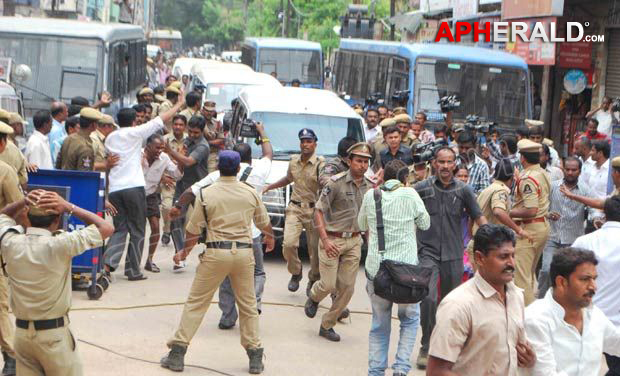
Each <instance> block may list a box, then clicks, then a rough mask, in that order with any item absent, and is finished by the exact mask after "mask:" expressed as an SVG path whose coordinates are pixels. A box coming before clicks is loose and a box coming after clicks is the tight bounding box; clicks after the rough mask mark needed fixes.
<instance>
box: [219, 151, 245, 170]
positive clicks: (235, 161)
mask: <svg viewBox="0 0 620 376" xmlns="http://www.w3.org/2000/svg"><path fill="white" fill-rule="evenodd" d="M218 158H219V159H218V162H217V167H218V168H219V169H226V170H234V169H236V168H237V167H239V165H240V164H241V156H240V155H239V153H237V152H236V151H233V150H223V151H221V152H220V153H219V154H218Z"/></svg>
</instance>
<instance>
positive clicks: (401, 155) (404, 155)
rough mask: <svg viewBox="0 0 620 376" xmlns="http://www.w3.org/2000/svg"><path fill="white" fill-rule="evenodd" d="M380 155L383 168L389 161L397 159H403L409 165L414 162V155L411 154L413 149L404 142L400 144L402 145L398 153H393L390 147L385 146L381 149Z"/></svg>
mask: <svg viewBox="0 0 620 376" xmlns="http://www.w3.org/2000/svg"><path fill="white" fill-rule="evenodd" d="M380 155H381V167H382V168H385V166H386V165H387V164H388V163H390V162H391V161H393V160H395V159H398V160H400V161H403V162H404V163H405V164H406V165H407V166H410V165H412V164H413V155H412V154H411V149H410V148H408V147H407V146H405V145H403V144H400V147H399V148H398V150H397V151H396V154H392V153H391V152H390V149H389V148H385V149H383V150H382V151H381V153H380Z"/></svg>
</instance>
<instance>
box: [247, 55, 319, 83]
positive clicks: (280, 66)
mask: <svg viewBox="0 0 620 376" xmlns="http://www.w3.org/2000/svg"><path fill="white" fill-rule="evenodd" d="M259 56H260V62H259V71H260V72H263V73H267V74H271V73H273V72H275V73H276V74H277V78H278V80H280V81H283V82H287V83H290V82H291V81H293V80H294V79H298V80H299V81H301V83H302V84H310V85H320V84H321V54H320V52H319V51H309V50H285V49H273V48H261V49H260V52H259Z"/></svg>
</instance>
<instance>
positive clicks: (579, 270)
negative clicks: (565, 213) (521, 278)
mask: <svg viewBox="0 0 620 376" xmlns="http://www.w3.org/2000/svg"><path fill="white" fill-rule="evenodd" d="M597 264H598V260H597V258H596V256H595V255H594V252H592V251H589V250H585V249H581V248H574V247H573V248H563V249H560V250H558V251H557V252H556V253H555V255H554V256H553V260H552V261H551V268H550V272H549V273H550V276H551V284H552V286H553V288H552V289H550V290H549V291H547V294H546V295H545V298H544V299H538V300H536V301H535V302H534V303H532V304H530V305H529V306H528V307H527V308H526V309H525V331H526V334H527V338H528V340H529V341H530V344H531V345H532V347H533V348H534V351H535V352H536V357H537V359H536V364H535V365H534V367H533V368H532V369H531V375H532V376H556V375H557V376H589V375H598V374H599V372H600V368H601V353H603V352H605V353H607V354H610V355H615V356H618V355H620V329H619V328H618V327H616V326H614V325H613V324H612V322H611V321H610V320H609V319H608V318H607V317H606V316H605V314H604V313H603V311H601V310H600V309H599V308H598V307H597V306H596V305H593V304H592V297H593V296H596V295H595V294H596V285H597V281H596V278H597V267H596V266H597ZM527 374H529V373H527ZM608 375H609V373H608ZM613 375H616V373H613Z"/></svg>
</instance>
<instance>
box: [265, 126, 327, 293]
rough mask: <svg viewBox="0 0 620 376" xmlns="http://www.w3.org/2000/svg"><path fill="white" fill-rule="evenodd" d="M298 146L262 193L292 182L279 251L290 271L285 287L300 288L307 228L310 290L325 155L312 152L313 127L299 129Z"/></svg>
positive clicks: (315, 265)
mask: <svg viewBox="0 0 620 376" xmlns="http://www.w3.org/2000/svg"><path fill="white" fill-rule="evenodd" d="M298 137H299V143H300V144H299V147H300V149H301V155H294V156H292V157H291V161H290V162H289V164H288V170H287V172H286V176H285V177H283V178H282V179H280V180H278V181H277V182H275V183H272V184H270V185H268V186H267V187H265V189H264V190H263V194H265V193H266V192H267V191H270V190H272V189H277V188H281V187H286V186H287V185H289V184H291V183H293V184H295V186H294V187H293V193H292V194H291V201H290V202H289V203H288V207H287V208H286V211H285V222H284V241H283V243H282V254H283V256H284V259H285V260H286V264H287V268H288V271H289V273H291V275H292V276H291V280H290V281H289V283H288V289H289V291H291V292H295V291H297V290H298V289H299V281H301V278H302V270H301V260H300V259H299V253H298V248H299V237H300V236H301V232H302V230H303V229H305V230H306V242H307V245H308V247H307V248H308V255H309V256H310V271H309V272H308V287H307V288H306V292H308V291H309V289H310V288H311V286H312V284H313V283H314V282H316V281H317V280H318V279H319V260H318V257H317V249H318V248H317V240H318V239H317V234H316V230H315V226H314V224H313V223H312V222H313V217H312V216H313V213H314V206H315V205H316V200H317V198H318V196H319V195H318V194H319V175H320V172H321V170H322V169H323V167H324V165H325V159H324V158H323V157H320V156H317V155H316V154H315V151H316V146H317V141H318V138H317V137H316V134H315V133H314V131H313V130H312V129H308V128H303V129H302V130H300V131H299V134H298Z"/></svg>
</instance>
